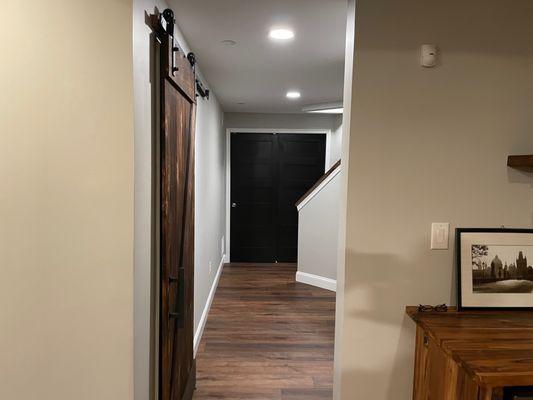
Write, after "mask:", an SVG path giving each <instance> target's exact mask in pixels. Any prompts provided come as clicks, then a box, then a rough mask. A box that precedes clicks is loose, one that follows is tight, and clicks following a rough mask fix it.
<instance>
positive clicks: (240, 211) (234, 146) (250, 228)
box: [231, 133, 326, 263]
mask: <svg viewBox="0 0 533 400" xmlns="http://www.w3.org/2000/svg"><path fill="white" fill-rule="evenodd" d="M325 153H326V136H325V135H306V134H294V135H293V134H271V133H268V134H267V133H246V134H237V133H233V134H232V135H231V201H232V208H231V260H232V261H234V262H267V263H272V262H296V259H297V245H298V214H297V210H296V207H295V203H296V201H297V200H298V199H299V198H300V197H301V196H302V195H303V194H304V193H305V192H306V191H307V190H308V189H309V188H310V187H311V186H313V184H314V183H315V182H316V181H317V180H318V179H319V178H320V177H321V176H322V174H323V173H324V164H325Z"/></svg>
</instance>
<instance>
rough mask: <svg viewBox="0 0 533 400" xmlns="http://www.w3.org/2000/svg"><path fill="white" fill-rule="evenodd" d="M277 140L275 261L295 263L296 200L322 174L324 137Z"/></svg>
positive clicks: (296, 136)
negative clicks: (277, 174) (276, 239)
mask: <svg viewBox="0 0 533 400" xmlns="http://www.w3.org/2000/svg"><path fill="white" fill-rule="evenodd" d="M277 137H278V146H279V151H278V165H279V182H278V221H277V228H276V236H277V237H278V249H277V261H279V262H296V261H297V254H298V211H297V210H296V206H295V203H296V201H297V200H298V199H299V198H300V197H301V196H303V195H304V194H305V192H307V191H308V190H309V189H310V188H311V187H312V186H313V185H314V184H315V182H316V181H318V180H319V179H320V177H321V176H322V175H323V174H324V164H325V161H326V160H325V158H326V135H302V134H282V135H277Z"/></svg>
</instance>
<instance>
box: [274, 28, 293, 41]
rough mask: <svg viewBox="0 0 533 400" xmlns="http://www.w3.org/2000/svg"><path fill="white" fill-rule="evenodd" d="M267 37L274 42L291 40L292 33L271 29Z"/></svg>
mask: <svg viewBox="0 0 533 400" xmlns="http://www.w3.org/2000/svg"><path fill="white" fill-rule="evenodd" d="M268 37H269V38H270V39H274V40H291V39H293V38H294V32H293V31H291V30H290V29H281V28H278V29H271V30H270V32H269V34H268Z"/></svg>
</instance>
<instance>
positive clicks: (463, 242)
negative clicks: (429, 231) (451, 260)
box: [456, 228, 533, 310]
mask: <svg viewBox="0 0 533 400" xmlns="http://www.w3.org/2000/svg"><path fill="white" fill-rule="evenodd" d="M456 252H457V267H458V271H457V277H458V285H457V286H458V308H459V310H465V309H510V308H514V309H525V308H533V229H503V228H502V229H478V228H476V229H473V228H458V229H457V230H456Z"/></svg>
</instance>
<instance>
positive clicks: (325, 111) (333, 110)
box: [307, 108, 344, 114]
mask: <svg viewBox="0 0 533 400" xmlns="http://www.w3.org/2000/svg"><path fill="white" fill-rule="evenodd" d="M307 112H309V113H314V114H342V113H343V112H344V109H343V108H325V109H323V110H312V111H307Z"/></svg>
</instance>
